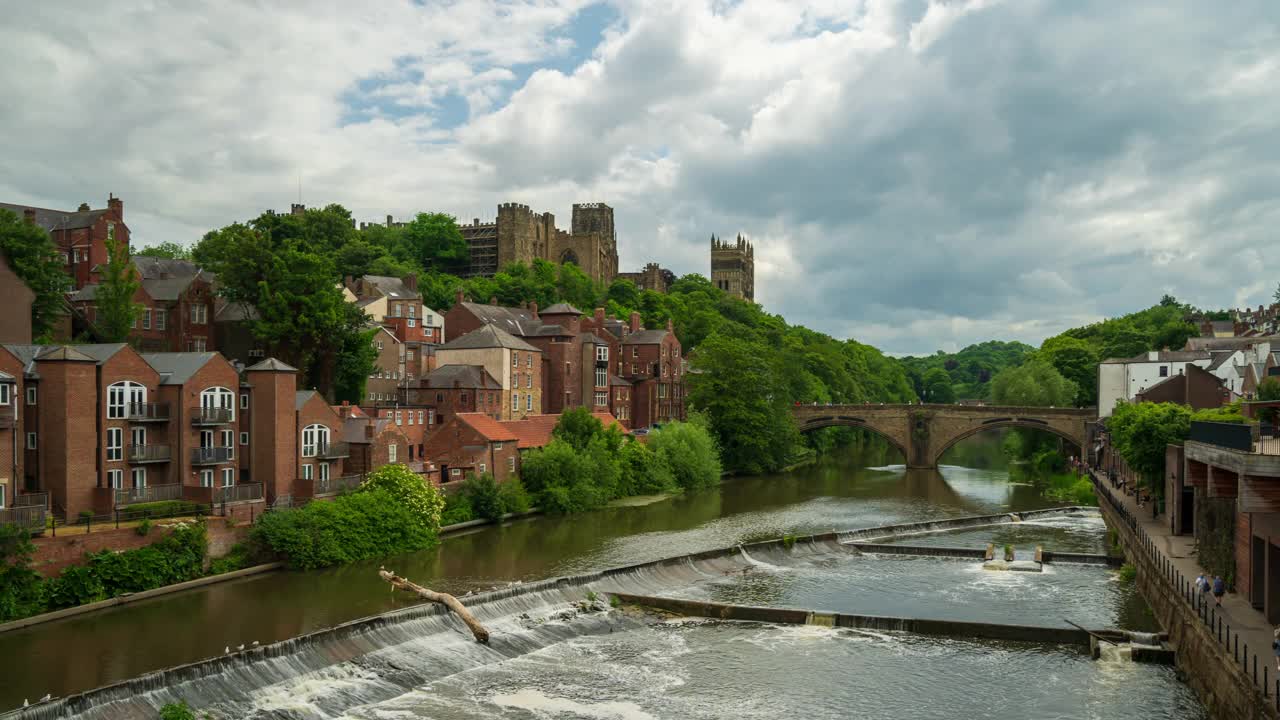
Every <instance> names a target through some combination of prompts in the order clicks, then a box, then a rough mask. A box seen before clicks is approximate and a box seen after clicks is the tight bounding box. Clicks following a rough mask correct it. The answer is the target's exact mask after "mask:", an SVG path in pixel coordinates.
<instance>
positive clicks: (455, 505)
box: [440, 492, 476, 527]
mask: <svg viewBox="0 0 1280 720" xmlns="http://www.w3.org/2000/svg"><path fill="white" fill-rule="evenodd" d="M475 519H476V514H475V512H473V511H472V510H471V500H470V499H468V498H467V496H466V495H465V494H463V493H461V492H455V493H452V494H450V495H445V497H444V512H442V513H440V527H446V526H448V525H457V524H458V523H464V522H470V521H472V520H475Z"/></svg>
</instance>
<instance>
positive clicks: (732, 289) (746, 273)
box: [711, 234, 756, 302]
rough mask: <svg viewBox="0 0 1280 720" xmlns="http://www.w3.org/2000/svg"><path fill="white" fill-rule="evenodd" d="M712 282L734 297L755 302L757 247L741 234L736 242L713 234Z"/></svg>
mask: <svg viewBox="0 0 1280 720" xmlns="http://www.w3.org/2000/svg"><path fill="white" fill-rule="evenodd" d="M711 282H712V283H713V284H714V285H715V286H716V287H718V288H720V289H721V290H724V291H725V292H727V293H729V294H730V295H732V296H734V297H737V298H742V299H744V300H748V301H750V302H755V299H756V265H755V248H754V247H752V245H751V243H749V242H747V241H746V240H745V239H744V238H743V237H742V235H741V234H739V235H738V239H737V241H736V242H726V241H724V240H721V239H720V238H718V237H716V236H715V235H712V236H711Z"/></svg>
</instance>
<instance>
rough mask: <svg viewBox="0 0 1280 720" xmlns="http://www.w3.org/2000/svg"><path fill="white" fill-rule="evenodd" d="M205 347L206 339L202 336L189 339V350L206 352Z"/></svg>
mask: <svg viewBox="0 0 1280 720" xmlns="http://www.w3.org/2000/svg"><path fill="white" fill-rule="evenodd" d="M205 347H206V346H205V339H204V338H202V337H193V338H191V339H190V340H188V341H187V348H189V349H188V351H187V352H204V351H205Z"/></svg>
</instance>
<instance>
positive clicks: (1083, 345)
mask: <svg viewBox="0 0 1280 720" xmlns="http://www.w3.org/2000/svg"><path fill="white" fill-rule="evenodd" d="M1039 357H1041V358H1043V359H1044V360H1046V361H1047V362H1048V363H1049V364H1050V365H1052V366H1053V367H1054V369H1055V370H1057V371H1058V372H1059V374H1061V375H1062V377H1064V378H1066V379H1067V380H1070V381H1071V382H1073V383H1075V385H1076V396H1075V399H1074V404H1075V405H1076V407H1090V406H1092V405H1094V404H1095V403H1096V402H1097V399H1098V357H1097V356H1096V355H1095V354H1094V351H1093V348H1092V347H1090V346H1089V343H1087V342H1085V341H1084V340H1081V339H1079V338H1073V337H1068V336H1065V335H1059V336H1057V337H1052V338H1049V339H1048V340H1045V341H1044V344H1043V345H1041V346H1040V353H1039Z"/></svg>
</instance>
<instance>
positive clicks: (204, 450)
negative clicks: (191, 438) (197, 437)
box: [191, 447, 234, 465]
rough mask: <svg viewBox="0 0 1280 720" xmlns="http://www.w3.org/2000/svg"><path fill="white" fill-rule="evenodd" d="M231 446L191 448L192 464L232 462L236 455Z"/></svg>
mask: <svg viewBox="0 0 1280 720" xmlns="http://www.w3.org/2000/svg"><path fill="white" fill-rule="evenodd" d="M231 450H232V449H231V448H229V447H199V448H191V464H192V465H218V464H220V463H226V462H231V458H232V457H234V455H232V453H231Z"/></svg>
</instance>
